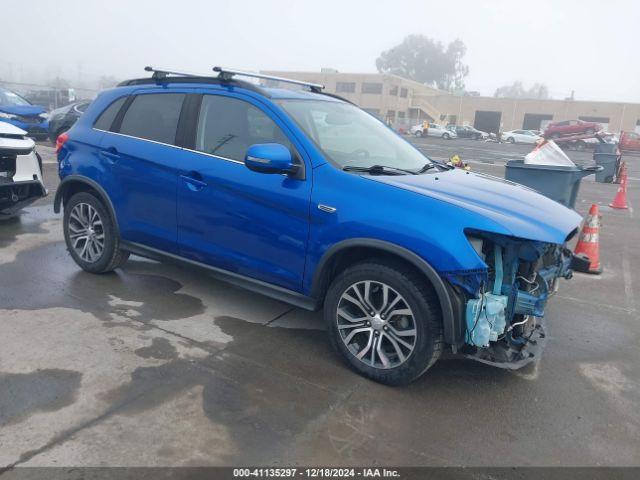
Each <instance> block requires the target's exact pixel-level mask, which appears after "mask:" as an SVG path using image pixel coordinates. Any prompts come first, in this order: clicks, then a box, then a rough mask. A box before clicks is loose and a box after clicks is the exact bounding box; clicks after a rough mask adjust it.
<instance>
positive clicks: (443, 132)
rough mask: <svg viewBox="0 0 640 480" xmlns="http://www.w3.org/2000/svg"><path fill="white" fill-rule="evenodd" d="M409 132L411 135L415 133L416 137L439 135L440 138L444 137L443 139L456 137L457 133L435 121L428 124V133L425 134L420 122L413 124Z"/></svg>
mask: <svg viewBox="0 0 640 480" xmlns="http://www.w3.org/2000/svg"><path fill="white" fill-rule="evenodd" d="M409 133H411V134H412V135H415V136H416V137H424V136H429V137H440V138H444V139H445V140H449V139H451V138H455V137H457V134H456V132H455V131H451V130H448V129H447V128H445V127H443V126H442V125H438V124H437V123H430V124H429V128H428V133H427V134H426V135H425V132H424V130H423V128H422V124H420V125H414V126H413V127H411V130H410V132H409Z"/></svg>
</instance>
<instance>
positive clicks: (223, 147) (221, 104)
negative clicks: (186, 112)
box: [196, 95, 295, 162]
mask: <svg viewBox="0 0 640 480" xmlns="http://www.w3.org/2000/svg"><path fill="white" fill-rule="evenodd" d="M255 143H279V144H281V145H284V146H285V147H287V148H288V149H289V150H290V151H291V153H292V155H295V154H294V150H293V148H292V145H291V143H290V142H289V140H288V139H287V137H286V136H285V134H284V133H283V132H282V130H281V129H280V127H278V126H277V125H276V124H275V122H274V121H273V120H271V118H269V116H267V115H266V114H265V113H264V112H263V111H262V110H260V109H259V108H256V107H254V106H253V105H251V104H250V103H248V102H245V101H242V100H236V99H234V98H229V97H223V96H216V95H205V96H204V97H203V98H202V106H201V108H200V118H199V120H198V131H197V134H196V150H198V151H200V152H205V153H210V154H212V155H217V156H220V157H224V158H230V159H232V160H238V161H239V162H242V161H244V157H245V154H246V153H247V150H248V149H249V147H250V146H251V145H253V144H255Z"/></svg>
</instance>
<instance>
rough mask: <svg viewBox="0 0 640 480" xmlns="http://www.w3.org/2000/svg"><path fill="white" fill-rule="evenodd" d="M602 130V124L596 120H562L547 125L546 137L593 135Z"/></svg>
mask: <svg viewBox="0 0 640 480" xmlns="http://www.w3.org/2000/svg"><path fill="white" fill-rule="evenodd" d="M600 130H602V125H600V124H599V123H596V122H585V121H582V120H565V121H562V122H553V123H550V124H549V125H547V129H546V130H545V132H544V136H545V137H546V138H558V137H562V136H565V135H581V134H585V135H593V134H595V133H597V132H599V131H600Z"/></svg>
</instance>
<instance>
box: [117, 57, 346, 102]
mask: <svg viewBox="0 0 640 480" xmlns="http://www.w3.org/2000/svg"><path fill="white" fill-rule="evenodd" d="M144 70H145V71H146V72H152V73H153V74H152V75H151V78H134V79H132V80H125V81H123V82H120V83H119V84H118V86H119V87H126V86H132V85H149V84H152V83H164V82H179V83H208V84H216V85H235V86H238V87H242V88H246V89H247V90H252V91H254V92H256V93H260V94H261V95H264V96H265V97H270V96H271V95H269V93H268V92H267V91H265V90H264V89H263V88H261V87H260V86H259V85H256V84H255V83H251V82H245V81H243V80H237V79H236V78H235V77H236V76H241V77H249V78H259V79H262V80H271V81H275V82H283V83H289V84H293V85H300V86H303V87H308V88H309V90H310V91H311V92H313V93H318V94H321V95H326V96H328V97H332V98H337V99H339V100H342V101H344V102H347V103H351V104H353V102H352V101H350V100H347V99H346V98H343V97H340V96H339V95H335V94H333V93H328V92H324V91H323V89H324V85H321V84H319V83H313V82H305V81H302V80H294V79H291V78H284V77H277V76H275V75H266V74H262V73H253V72H245V71H242V70H232V69H226V68H222V67H213V71H214V72H216V73H217V75H215V76H207V75H202V74H199V73H191V72H179V71H176V70H169V69H163V68H154V67H150V66H147V67H144Z"/></svg>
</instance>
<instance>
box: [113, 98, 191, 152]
mask: <svg viewBox="0 0 640 480" xmlns="http://www.w3.org/2000/svg"><path fill="white" fill-rule="evenodd" d="M184 98H185V94H184V93H152V94H143V95H137V96H136V97H135V98H134V99H133V102H132V103H131V105H129V108H128V109H127V113H125V114H124V118H123V119H122V125H121V126H120V133H122V134H123V135H131V136H132V137H137V138H144V139H146V140H153V141H154V142H160V143H166V144H168V145H174V144H175V141H176V132H177V130H178V120H179V119H180V111H181V110H182V102H183V101H184Z"/></svg>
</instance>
